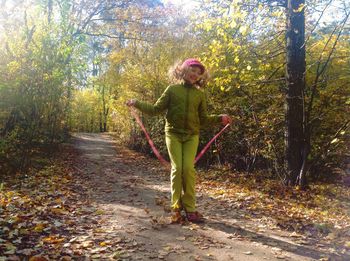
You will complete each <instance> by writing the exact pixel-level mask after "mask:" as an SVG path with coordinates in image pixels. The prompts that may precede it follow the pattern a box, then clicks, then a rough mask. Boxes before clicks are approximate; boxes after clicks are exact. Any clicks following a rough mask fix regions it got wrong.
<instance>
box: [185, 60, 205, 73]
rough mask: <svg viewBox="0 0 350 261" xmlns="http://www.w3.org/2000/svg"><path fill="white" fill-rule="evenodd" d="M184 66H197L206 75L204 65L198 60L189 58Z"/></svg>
mask: <svg viewBox="0 0 350 261" xmlns="http://www.w3.org/2000/svg"><path fill="white" fill-rule="evenodd" d="M182 66H197V67H199V68H200V69H201V72H202V73H204V71H205V67H204V65H203V64H202V63H201V62H200V61H198V60H197V59H194V58H189V59H187V60H185V61H184V62H183V63H182Z"/></svg>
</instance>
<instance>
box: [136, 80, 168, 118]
mask: <svg viewBox="0 0 350 261" xmlns="http://www.w3.org/2000/svg"><path fill="white" fill-rule="evenodd" d="M169 101H170V86H169V87H167V88H166V89H165V91H164V92H163V94H162V95H161V96H160V97H159V99H158V100H157V101H156V103H155V104H150V103H148V102H141V101H136V103H135V108H137V109H139V110H140V111H142V112H144V113H146V114H149V115H156V114H159V113H161V112H162V111H165V110H166V109H167V108H168V105H169Z"/></svg>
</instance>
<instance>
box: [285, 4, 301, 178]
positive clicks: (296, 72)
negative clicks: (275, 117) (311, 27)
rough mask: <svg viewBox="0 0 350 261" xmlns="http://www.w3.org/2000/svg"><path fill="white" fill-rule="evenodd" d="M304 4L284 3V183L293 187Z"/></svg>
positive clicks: (298, 165)
mask: <svg viewBox="0 0 350 261" xmlns="http://www.w3.org/2000/svg"><path fill="white" fill-rule="evenodd" d="M304 7H305V0H288V3H287V31H286V54H287V56H286V65H287V66H286V84H287V94H286V128H285V141H286V152H285V157H286V169H287V177H286V180H285V181H286V183H287V184H288V185H297V179H298V175H299V173H300V171H301V168H302V165H303V149H304V130H303V117H304V98H303V91H304V88H305V67H306V62H305V14H304Z"/></svg>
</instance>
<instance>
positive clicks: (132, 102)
mask: <svg viewBox="0 0 350 261" xmlns="http://www.w3.org/2000/svg"><path fill="white" fill-rule="evenodd" d="M135 103H136V100H135V99H131V100H128V101H127V102H126V105H127V106H129V107H131V106H135Z"/></svg>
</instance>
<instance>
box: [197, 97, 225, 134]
mask: <svg viewBox="0 0 350 261" xmlns="http://www.w3.org/2000/svg"><path fill="white" fill-rule="evenodd" d="M199 120H200V123H201V128H208V127H213V125H220V123H221V116H220V115H215V114H213V115H208V113H207V97H206V95H205V93H204V92H203V93H202V99H201V103H200V105H199Z"/></svg>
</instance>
